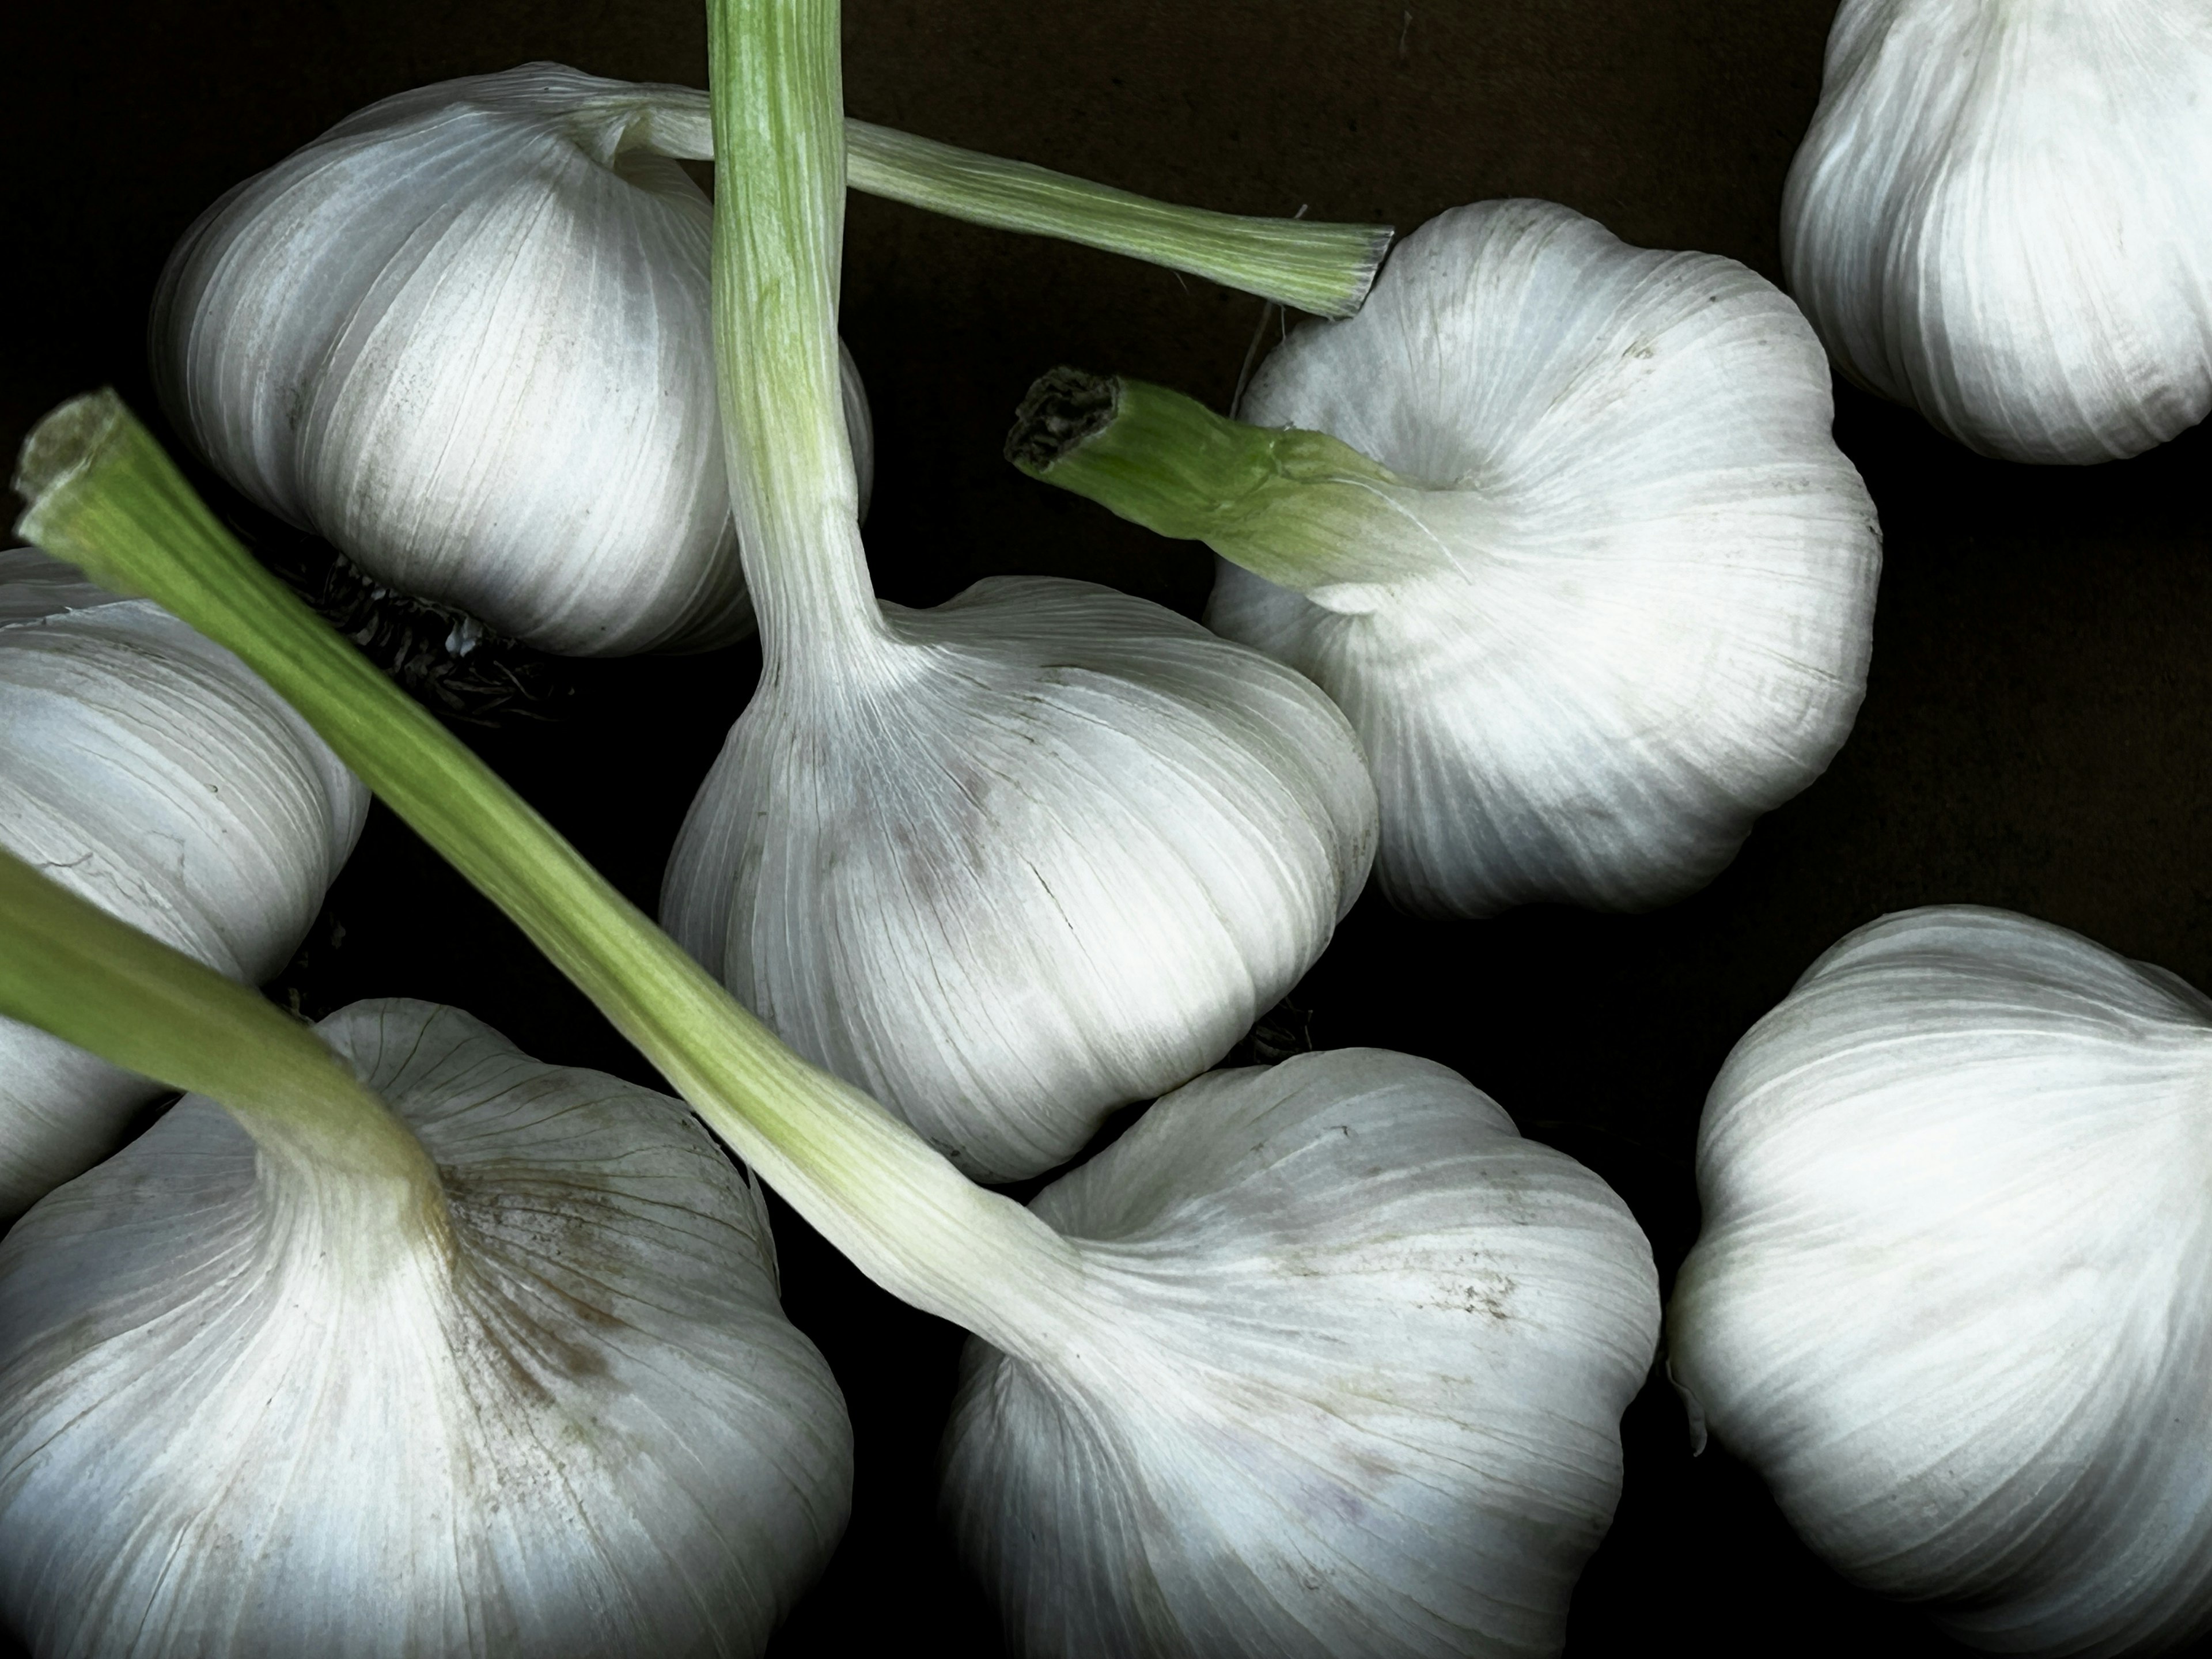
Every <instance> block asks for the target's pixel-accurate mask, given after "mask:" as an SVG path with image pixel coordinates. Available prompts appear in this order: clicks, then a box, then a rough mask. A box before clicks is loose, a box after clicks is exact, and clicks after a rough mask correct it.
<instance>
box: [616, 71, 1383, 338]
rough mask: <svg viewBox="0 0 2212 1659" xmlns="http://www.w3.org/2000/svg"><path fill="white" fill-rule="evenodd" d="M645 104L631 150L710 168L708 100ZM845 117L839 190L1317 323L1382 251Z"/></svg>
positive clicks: (1377, 244)
mask: <svg viewBox="0 0 2212 1659" xmlns="http://www.w3.org/2000/svg"><path fill="white" fill-rule="evenodd" d="M653 96H654V101H653V105H652V106H650V107H649V108H648V109H647V111H646V112H644V114H643V115H642V116H641V118H639V120H638V122H637V123H636V124H635V127H634V129H633V137H634V140H635V142H636V143H643V144H646V145H647V146H649V147H650V148H652V149H654V150H657V151H659V153H660V154H661V155H671V156H675V157H677V158H678V159H680V160H684V161H710V160H712V159H713V157H714V144H713V141H712V139H711V138H710V137H709V136H708V99H707V97H706V95H705V94H696V93H690V92H689V91H688V90H686V89H682V88H654V89H653ZM695 98H696V100H697V101H696V103H694V102H693V101H692V100H693V99H695ZM843 121H844V134H845V182H846V183H847V184H848V185H850V186H851V187H852V188H853V189H854V190H857V191H861V192H863V193H864V194H866V195H869V196H880V197H884V198H885V199H886V200H889V201H893V202H903V203H905V204H907V205H908V207H918V208H921V209H924V210H927V211H928V212H931V213H938V214H942V215H944V216H945V217H946V218H948V219H960V220H964V221H966V222H968V223H969V224H971V225H988V226H990V227H991V228H993V229H994V230H1012V231H1018V232H1021V233H1022V234H1025V235H1030V236H1046V237H1050V238H1052V239H1053V240H1056V241H1062V242H1075V243H1078V244H1079V245H1080V246H1084V247H1095V248H1099V249H1103V251H1104V252H1108V253H1119V254H1124V255H1126V256H1127V257H1128V258H1133V259H1142V260H1144V261H1145V262H1146V264H1155V265H1164V266H1165V267H1166V268H1167V269H1168V270H1180V271H1184V272H1187V273H1188V274H1189V275H1191V276H1202V277H1204V278H1205V279H1206V281H1208V282H1211V283H1220V284H1221V285H1222V286H1223V287H1224V288H1233V289H1238V290H1240V291H1242V292H1243V293H1246V294H1256V295H1260V296H1261V297H1262V298H1263V299H1268V300H1273V301H1277V302H1278V303H1279V304H1281V305H1285V306H1290V307H1293V308H1294V309H1296V310H1298V311H1309V312H1312V313H1314V314H1316V316H1322V317H1349V316H1350V315H1352V313H1353V312H1355V311H1357V310H1358V309H1359V307H1360V306H1361V304H1362V303H1363V302H1364V301H1365V300H1366V298H1367V290H1368V289H1370V288H1372V287H1373V286H1374V285H1375V273H1376V270H1377V269H1378V268H1379V267H1380V266H1381V265H1382V263H1383V255H1384V254H1385V253H1386V252H1389V247H1390V238H1391V235H1392V234H1393V233H1392V231H1391V228H1390V227H1389V226H1388V225H1346V224H1328V223H1322V222H1316V221H1314V220H1310V219H1269V218H1249V217H1246V216H1243V215H1242V214H1235V213H1215V212H1213V211H1212V210H1209V209H1206V208H1192V207H1178V206H1176V204H1173V203H1170V202H1156V201H1154V200H1152V197H1148V196H1139V195H1137V194H1135V193H1134V192H1133V191H1126V190H1116V189H1115V188H1114V187H1113V186H1112V185H1095V184H1092V183H1091V181H1090V180H1089V179H1078V178H1075V177H1073V175H1072V174H1069V173H1054V171H1052V169H1051V168H1049V167H1034V166H1031V165H1030V163H1029V162H1027V161H1004V160H1002V159H1000V157H998V156H995V155H984V154H983V153H982V152H981V151H980V150H972V149H961V148H960V147H959V146H958V145H957V144H945V143H939V142H938V141H937V140H936V139H934V138H917V137H915V136H914V135H913V134H911V133H905V132H900V131H896V130H894V129H893V128H890V127H879V126H877V125H874V124H873V123H872V122H868V121H858V120H854V119H852V118H849V117H845V118H843ZM718 187H719V181H718Z"/></svg>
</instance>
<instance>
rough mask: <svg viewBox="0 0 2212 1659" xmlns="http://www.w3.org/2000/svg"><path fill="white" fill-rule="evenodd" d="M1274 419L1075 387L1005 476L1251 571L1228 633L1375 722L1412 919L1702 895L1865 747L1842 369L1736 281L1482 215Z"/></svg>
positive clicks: (1373, 762)
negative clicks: (1760, 825)
mask: <svg viewBox="0 0 2212 1659" xmlns="http://www.w3.org/2000/svg"><path fill="white" fill-rule="evenodd" d="M1240 412H1241V416H1242V419H1243V421H1244V422H1249V423H1250V424H1249V425H1239V424H1237V422H1231V421H1225V420H1223V419H1222V418H1221V417H1220V416H1215V415H1212V414H1211V413H1210V412H1209V411H1206V410H1203V409H1202V408H1200V406H1199V405H1197V404H1193V403H1191V402H1190V400H1188V399H1187V398H1179V397H1178V396H1177V395H1176V394H1175V393H1171V392H1164V391H1163V390H1161V389H1160V388H1158V387H1150V386H1143V385H1142V384H1141V383H1137V382H1121V381H1102V380H1097V378H1096V377H1092V376H1088V375H1081V374H1075V373H1074V372H1073V371H1066V370H1063V371H1059V372H1057V373H1056V374H1054V375H1048V376H1047V377H1046V378H1045V379H1044V380H1041V381H1039V382H1038V384H1037V386H1036V388H1035V389H1034V390H1033V392H1032V393H1031V396H1030V400H1029V402H1028V403H1027V404H1025V405H1024V410H1023V413H1022V417H1021V421H1020V422H1019V423H1018V425H1017V427H1016V428H1015V431H1014V434H1013V435H1012V438H1010V440H1009V441H1008V450H1007V453H1008V455H1009V457H1010V459H1013V460H1014V461H1015V462H1016V464H1017V465H1021V466H1022V467H1023V469H1024V471H1029V472H1030V473H1031V474H1032V476H1035V477H1041V478H1043V479H1045V480H1046V481H1047V482H1049V483H1057V484H1060V485H1061V486H1063V487H1064V488H1067V489H1073V490H1076V491H1078V492H1079V493H1080V494H1084V495H1091V496H1092V497H1093V498H1094V499H1097V500H1099V501H1103V502H1105V503H1106V504H1107V505H1108V506H1109V507H1113V508H1114V509H1115V511H1116V512H1119V513H1122V514H1123V515H1124V516H1126V517H1129V518H1133V519H1134V520H1137V521H1138V522H1139V523H1141V524H1145V525H1148V526H1152V527H1153V528H1155V529H1158V530H1159V531H1161V532H1163V533H1164V534H1168V535H1173V536H1194V537H1200V538H1204V539H1205V540H1206V541H1207V542H1209V543H1210V544H1212V546H1213V547H1214V548H1215V549H1216V550H1217V551H1218V552H1220V553H1221V554H1222V555H1223V556H1224V561H1223V563H1222V564H1221V566H1220V570H1219V575H1218V580H1217V581H1216V583H1215V586H1214V592H1213V598H1212V605H1211V608H1210V610H1209V611H1208V612H1207V618H1206V619H1207V621H1208V622H1209V623H1211V624H1212V626H1213V627H1214V628H1215V629H1218V630H1219V631H1220V632H1221V633H1223V634H1225V635H1228V636H1229V637H1231V638H1232V639H1237V640H1243V641H1247V642H1248V643H1249V644H1252V645H1255V646H1257V647H1259V648H1261V650H1263V651H1266V652H1267V653H1269V654H1270V655H1272V656H1274V657H1278V658H1279V659H1281V660H1283V661H1285V662H1286V663H1288V664H1290V665H1291V666H1292V667H1294V668H1297V670H1299V671H1301V672H1302V673H1304V674H1307V675H1310V676H1311V677H1312V678H1314V679H1315V680H1316V682H1318V683H1319V684H1321V686H1322V688H1323V689H1324V690H1327V691H1328V693H1329V695H1330V696H1333V697H1334V698H1335V699H1336V701H1337V702H1338V703H1339V704H1340V705H1341V706H1342V707H1343V708H1344V710H1345V712H1346V714H1348V715H1349V716H1350V717H1351V719H1352V724H1353V726H1356V727H1357V728H1358V732H1359V736H1360V741H1361V744H1362V745H1363V746H1364V749H1365V750H1366V754H1367V759H1368V763H1369V764H1370V767H1371V768H1372V769H1373V770H1374V775H1375V782H1376V788H1377V790H1378V791H1379V792H1380V793H1381V796H1382V802H1383V808H1382V847H1381V850H1380V852H1379V853H1378V854H1377V856H1376V879H1377V880H1378V881H1379V883H1380V884H1382V886H1383V890H1384V891H1385V892H1386V893H1387V894H1389V896H1390V897H1391V899H1392V900H1393V901H1394V902H1396V903H1397V904H1398V905H1399V906H1401V908H1405V909H1407V910H1411V911H1413V912H1415V913H1417V914H1421V915H1453V916H1480V915H1490V914H1492V913H1494V912H1496V911H1498V910H1502V909H1504V908H1508V907H1510V906H1512V905H1516V904H1523V903H1528V902H1542V901H1562V900H1564V901H1567V902H1573V903H1578V904H1585V905H1591V906H1595V907H1598V908H1606V909H1640V908H1648V907H1650V906H1653V905H1658V904H1663V903H1667V902H1671V901H1673V900H1674V899H1678V898H1680V897H1682V896H1685V895H1686V894H1688V893H1691V892H1693V891H1695V890H1697V889H1698V888H1699V887H1702V886H1703V885H1705V883H1707V882H1709V881H1711V879H1712V878H1713V877H1714V876H1715V875H1717V873H1719V872H1720V871H1721V869H1722V868H1723V866H1725V865H1727V863H1728V862H1729V860H1730V859H1732V858H1733V857H1734V856H1735V852H1736V849H1737V848H1738V847H1740V846H1741V844H1742V842H1743V840H1744V837H1745V836H1747V835H1748V834H1749V833H1750V830H1751V828H1752V825H1753V823H1754V822H1755V821H1756V820H1757V819H1758V817H1759V815H1760V814H1761V813H1764V812H1765V811H1769V810H1771V808H1773V807H1775V806H1777V805H1780V804H1781V803H1782V802H1784V801H1785V800H1787V799H1790V797H1791V796H1792V795H1794V794H1796V793H1797V792H1798V791H1799V790H1801V789H1802V788H1804V787H1805V786H1806V785H1807V784H1808V783H1810V782H1811V781H1813V780H1814V778H1816V777H1818V776H1819V775H1820V773H1821V771H1822V770H1823V769H1825V768H1826V766H1827V764H1828V762H1829V760H1830V759H1831V758H1832V757H1833V756H1834V754H1835V753H1836V750H1838V748H1839V747H1840V746H1841V744H1843V741H1844V738H1845V736H1846V735H1847V734H1848V733H1849V732H1850V726H1851V722H1852V720H1853V719H1854V717H1855V716H1856V714H1857V710H1858V705H1859V700H1860V697H1861V696H1862V694H1863V690H1864V688H1865V681H1866V670H1867V662H1868V658H1869V652H1870V648H1871V641H1872V628H1873V612H1874V598H1875V579H1876V576H1877V574H1878V572H1879V568H1880V562H1881V553H1880V547H1881V543H1880V532H1879V529H1878V526H1877V525H1876V523H1875V513H1874V507H1873V503H1872V501H1871V500H1870V499H1869V496H1868V495H1867V491H1866V488H1865V486H1864V485H1863V483H1861V482H1860V480H1859V477H1858V474H1857V471H1854V470H1853V468H1852V466H1851V465H1850V462H1849V461H1848V460H1846V459H1844V456H1843V454H1842V453H1841V452H1840V451H1838V449H1837V447H1836V446H1835V442H1834V441H1833V439H1832V437H1831V436H1830V435H1829V423H1830V420H1831V416H1832V400H1831V395H1830V391H1829V382H1828V369H1827V364H1826V360H1825V359H1824V358H1823V357H1822V356H1821V353H1820V346H1819V344H1818V343H1817V342H1816V341H1815V340H1814V337H1813V336H1812V333H1811V331H1809V330H1808V328H1807V327H1806V326H1805V323H1804V320H1803V319H1802V318H1801V317H1800V316H1799V315H1798V314H1797V312H1796V308H1795V307H1792V306H1791V305H1790V301H1789V300H1788V299H1787V298H1785V297H1784V295H1781V294H1780V293H1778V292H1777V291H1776V290H1775V289H1774V288H1773V287H1772V286H1771V285H1770V284H1769V283H1765V282H1764V281H1762V280H1761V279H1760V278H1759V276H1755V275H1754V274H1753V273H1752V272H1751V271H1749V270H1745V269H1744V268H1743V267H1742V266H1741V265H1739V264H1735V262H1734V261H1733V260H1729V259H1723V258H1717V257H1716V256H1714V255H1711V254H1703V253H1667V252H1653V251H1650V250H1647V249H1642V248H1633V247H1630V246H1627V245H1626V244H1625V243H1623V242H1621V241H1620V240H1616V239H1615V238H1614V237H1613V235H1612V234H1610V233H1608V232H1607V230H1606V229H1605V228H1603V227H1602V226H1601V225H1599V224H1597V223H1595V222H1593V221H1591V220H1589V219H1585V218H1583V216H1581V215H1579V214H1577V213H1573V212H1571V211H1570V210H1567V209H1565V208H1563V207H1559V206H1556V205H1554V204H1551V203H1547V202H1533V201H1501V202H1486V203H1480V204H1475V205H1474V206H1472V207H1464V208H1456V209H1454V210H1451V211H1450V212H1448V213H1445V214H1443V215H1441V216H1438V217H1437V218H1436V219H1433V220H1431V222H1429V223H1427V224H1426V225H1425V226H1423V227H1422V228H1420V229H1419V230H1417V231H1415V232H1414V233H1413V234H1412V235H1410V236H1408V237H1407V238H1406V239H1405V240H1403V241H1401V243H1400V244H1399V246H1398V247H1397V249H1396V250H1395V252H1393V254H1392V255H1391V258H1390V261H1389V264H1388V265H1387V266H1385V268H1384V270H1383V276H1382V277H1381V279H1380V280H1379V281H1378V282H1377V283H1376V287H1375V290H1374V293H1373V295H1372V297H1371V298H1370V300H1369V301H1368V303H1367V305H1366V307H1365V308H1364V310H1363V311H1362V312H1361V313H1359V314H1358V316H1357V317H1353V318H1351V319H1347V320H1346V321H1343V322H1338V323H1310V324H1308V325H1305V326H1304V327H1302V328H1300V329H1299V330H1297V331H1296V332H1295V333H1293V334H1292V335H1291V337H1289V339H1288V341H1287V342H1286V343H1285V344H1283V345H1281V346H1280V347H1279V348H1278V349H1276V350H1275V351H1274V352H1273V354H1271V355H1270V356H1269V357H1268V358H1267V362H1266V363H1265V364H1264V365H1263V366H1262V367H1261V369H1260V371H1259V373H1258V374H1256V375H1255V377H1254V379H1253V381H1252V384H1251V387H1250V389H1249V395H1248V396H1247V397H1246V398H1245V400H1244V403H1243V408H1242V410H1241V411H1240ZM1268 428H1291V429H1290V430H1282V431H1279V430H1271V429H1268ZM1245 567H1249V568H1245Z"/></svg>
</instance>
